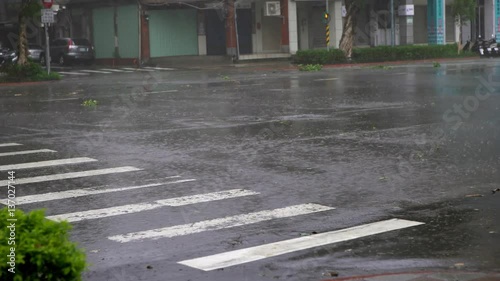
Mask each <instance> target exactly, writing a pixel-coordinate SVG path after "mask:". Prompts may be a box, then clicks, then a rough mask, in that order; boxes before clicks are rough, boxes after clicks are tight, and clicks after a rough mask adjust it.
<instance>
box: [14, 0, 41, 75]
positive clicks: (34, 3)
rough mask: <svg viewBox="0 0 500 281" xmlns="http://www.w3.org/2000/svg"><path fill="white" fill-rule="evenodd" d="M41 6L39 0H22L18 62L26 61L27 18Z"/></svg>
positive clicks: (23, 62)
mask: <svg viewBox="0 0 500 281" xmlns="http://www.w3.org/2000/svg"><path fill="white" fill-rule="evenodd" d="M41 8H42V6H41V4H40V1H39V0H22V1H21V7H20V9H19V14H18V19H19V44H17V45H18V48H19V49H18V51H19V59H18V62H17V63H18V64H20V65H26V64H27V63H28V37H27V34H26V27H27V23H28V20H30V19H32V18H33V17H35V16H36V15H39V14H40V10H41Z"/></svg>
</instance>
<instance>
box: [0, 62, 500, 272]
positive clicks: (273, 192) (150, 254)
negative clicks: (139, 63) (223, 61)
mask: <svg viewBox="0 0 500 281" xmlns="http://www.w3.org/2000/svg"><path fill="white" fill-rule="evenodd" d="M499 72H500V61H498V62H497V61H495V60H478V61H475V62H472V61H467V62H456V63H447V64H443V65H442V66H441V67H440V68H434V67H432V65H431V64H421V65H414V66H401V67H393V68H390V69H378V68H369V67H368V68H353V69H348V68H344V69H324V70H323V71H320V72H315V73H304V72H299V71H295V70H286V71H283V70H279V71H271V70H255V69H252V68H227V69H210V70H205V71H184V70H174V71H161V70H157V71H140V72H133V73H113V74H100V73H93V74H89V75H86V76H71V77H67V76H65V77H64V79H63V80H62V81H60V82H55V83H45V84H37V85H29V86H2V87H0V108H1V119H0V130H1V133H0V144H2V143H19V144H23V146H13V147H11V146H9V147H0V155H1V153H6V152H15V151H26V150H38V149H51V150H55V151H57V153H36V154H28V155H14V156H2V157H0V165H12V164H20V163H31V162H37V161H48V160H55V159H65V158H74V157H90V158H93V159H97V160H98V161H97V162H89V163H82V164H73V165H61V166H54V167H38V168H31V169H19V170H16V173H17V177H18V178H29V177H36V176H42V175H51V174H63V173H70V172H78V171H88V170H96V169H104V168H114V167H123V166H131V167H136V168H139V169H142V170H140V171H134V172H124V173H113V174H108V175H100V176H89V177H84V178H76V179H65V180H54V181H45V182H38V183H28V184H22V185H19V187H18V188H17V192H18V193H17V196H18V197H21V196H27V195H33V194H46V193H48V192H56V191H65V190H73V189H81V188H89V187H98V188H99V189H103V188H104V189H105V188H119V187H130V186H140V185H148V184H158V186H153V187H147V188H138V189H133V190H127V191H120V192H112V193H106V194H96V195H91V196H84V197H76V198H67V199H61V200H52V201H43V202H39V203H28V204H23V205H21V206H20V208H22V209H24V210H33V209H37V208H46V209H47V215H50V216H52V215H58V214H65V213H72V212H83V211H87V210H91V209H101V208H108V207H115V206H122V205H128V204H136V203H142V202H152V201H156V200H160V199H167V198H176V197H181V196H188V195H195V194H206V193H211V192H218V191H223V190H232V189H244V190H248V191H252V192H255V193H256V194H255V195H250V196H242V197H237V198H231V199H225V200H219V201H212V202H205V203H197V204H191V205H185V206H178V207H162V208H157V209H154V210H149V211H141V212H136V213H130V214H122V215H119V216H112V217H106V218H99V219H91V220H85V221H80V222H75V223H74V230H73V232H72V238H73V239H74V240H75V241H77V242H78V243H79V244H80V245H81V246H83V247H84V248H85V249H86V251H87V256H88V260H89V262H90V263H91V264H92V266H91V268H90V270H89V271H88V272H87V273H86V275H85V280H92V281H94V280H95V281H97V280H116V281H129V280H213V281H225V280H277V279H278V280H321V279H325V278H326V277H325V276H324V275H323V274H324V273H327V272H330V271H336V272H338V273H339V274H340V276H349V275H356V274H367V273H383V272H396V271H408V270H427V269H450V267H454V266H458V267H460V269H465V270H480V271H499V270H500V246H499V245H500V243H499V241H500V240H499V238H500V236H499V235H500V234H499V233H500V224H499V222H500V219H499V216H498V214H499V213H500V212H499V211H500V206H499V205H500V197H499V196H500V193H498V194H492V192H491V190H492V189H494V188H498V187H500V186H499V180H500V173H499V171H498V169H499V167H500V166H499V162H500V145H499V136H500V135H499V134H500V109H499V107H500V98H499V97H500V96H499V94H498V93H497V92H496V89H497V88H498V86H500V84H498V81H500V77H499ZM88 99H93V100H96V101H97V103H98V105H97V106H96V107H84V106H82V102H83V101H85V100H88ZM1 175H2V179H6V178H7V175H6V172H2V173H1ZM173 176H176V178H167V177H173ZM182 180H187V181H185V182H182ZM176 181H179V182H176ZM165 182H174V183H170V184H167V185H160V183H165ZM306 203H314V204H320V205H323V206H328V207H333V208H335V209H333V210H328V211H324V212H318V213H312V214H305V215H299V216H293V217H289V218H280V219H274V220H267V221H263V222H259V223H253V224H247V225H241V226H236V227H231V228H226V229H221V230H213V231H204V232H200V233H196V234H189V235H180V236H176V237H171V238H162V239H158V240H148V239H146V240H140V241H133V242H129V243H119V242H116V241H112V240H110V239H108V237H109V236H114V235H120V234H125V233H130V232H137V231H142V230H150V229H156V228H163V227H167V226H175V225H183V224H193V223H195V222H199V221H205V220H210V219H216V218H223V217H226V216H234V215H239V214H247V213H252V212H258V211H263V210H272V209H277V208H284V207H288V206H292V205H299V204H306ZM392 218H402V219H408V220H414V221H419V222H424V223H425V225H423V226H418V227H413V228H409V229H403V230H398V231H394V232H387V233H383V234H378V235H375V236H370V237H366V238H361V239H356V240H352V241H348V242H343V243H338V244H333V245H328V246H322V247H317V248H313V249H309V250H303V251H299V252H294V253H290V254H285V255H281V256H277V257H272V258H268V259H263V260H260V261H255V262H251V263H246V264H243V265H236V266H233V267H228V268H224V269H223V270H222V269H221V270H215V271H209V272H204V271H201V270H198V269H194V268H190V267H187V266H184V265H181V264H178V263H177V262H179V261H182V260H186V259H192V258H198V257H203V256H208V255H212V254H217V253H222V252H227V251H232V250H237V249H242V248H247V247H252V246H257V245H261V244H266V243H271V242H276V241H281V240H287V239H291V238H297V237H301V235H304V233H308V234H310V233H313V232H317V233H323V232H328V231H332V230H338V229H343V228H348V227H353V226H357V225H362V224H366V223H371V222H376V221H381V220H385V219H392ZM457 264H458V265H457ZM461 264H463V266H462V265H461Z"/></svg>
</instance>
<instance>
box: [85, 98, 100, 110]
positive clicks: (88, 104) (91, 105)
mask: <svg viewBox="0 0 500 281" xmlns="http://www.w3.org/2000/svg"><path fill="white" fill-rule="evenodd" d="M97 104H98V102H97V100H93V99H88V100H84V101H83V103H82V106H83V107H86V108H96V107H97Z"/></svg>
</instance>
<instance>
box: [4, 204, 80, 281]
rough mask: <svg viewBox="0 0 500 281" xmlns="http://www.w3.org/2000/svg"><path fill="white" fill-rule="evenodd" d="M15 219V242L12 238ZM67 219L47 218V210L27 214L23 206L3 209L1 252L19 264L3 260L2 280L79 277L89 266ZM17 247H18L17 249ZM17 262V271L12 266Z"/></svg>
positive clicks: (75, 279)
mask: <svg viewBox="0 0 500 281" xmlns="http://www.w3.org/2000/svg"><path fill="white" fill-rule="evenodd" d="M8 219H17V221H15V222H14V223H15V232H14V233H15V234H14V237H15V240H13V241H14V242H15V244H13V243H12V241H11V240H9V237H12V230H13V229H9V228H8V227H9V226H10V225H11V223H12V222H11V221H7V220H8ZM70 229H71V226H70V225H69V223H67V222H54V221H50V220H47V219H45V215H44V211H43V210H38V211H33V212H31V213H28V214H25V213H23V212H22V211H20V210H15V211H12V210H9V209H7V208H4V209H2V210H0V241H2V242H1V243H0V255H1V256H2V257H4V259H5V258H6V257H7V258H8V259H9V261H8V262H10V260H12V258H10V257H9V255H10V256H12V253H14V255H15V264H9V263H8V262H3V263H0V280H13V281H39V280H46V281H79V280H81V274H82V272H83V271H84V270H85V268H86V266H87V265H86V261H85V253H84V252H83V251H82V250H80V249H78V248H77V246H76V244H74V243H72V242H71V241H70V240H69V235H68V231H69V230H70ZM13 248H15V250H14V251H12V250H13ZM12 265H15V269H14V271H15V273H12V270H11V271H10V272H9V269H10V268H12Z"/></svg>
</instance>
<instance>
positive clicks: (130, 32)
mask: <svg viewBox="0 0 500 281" xmlns="http://www.w3.org/2000/svg"><path fill="white" fill-rule="evenodd" d="M114 14H115V13H114V8H113V7H107V8H96V9H94V10H93V12H92V15H93V17H92V18H93V34H94V38H93V43H94V46H95V51H96V58H98V59H101V58H114V57H115V27H114ZM117 15H118V17H117V26H118V47H119V55H120V58H137V57H138V56H139V15H138V12H137V6H135V5H130V6H120V7H118V8H117Z"/></svg>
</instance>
